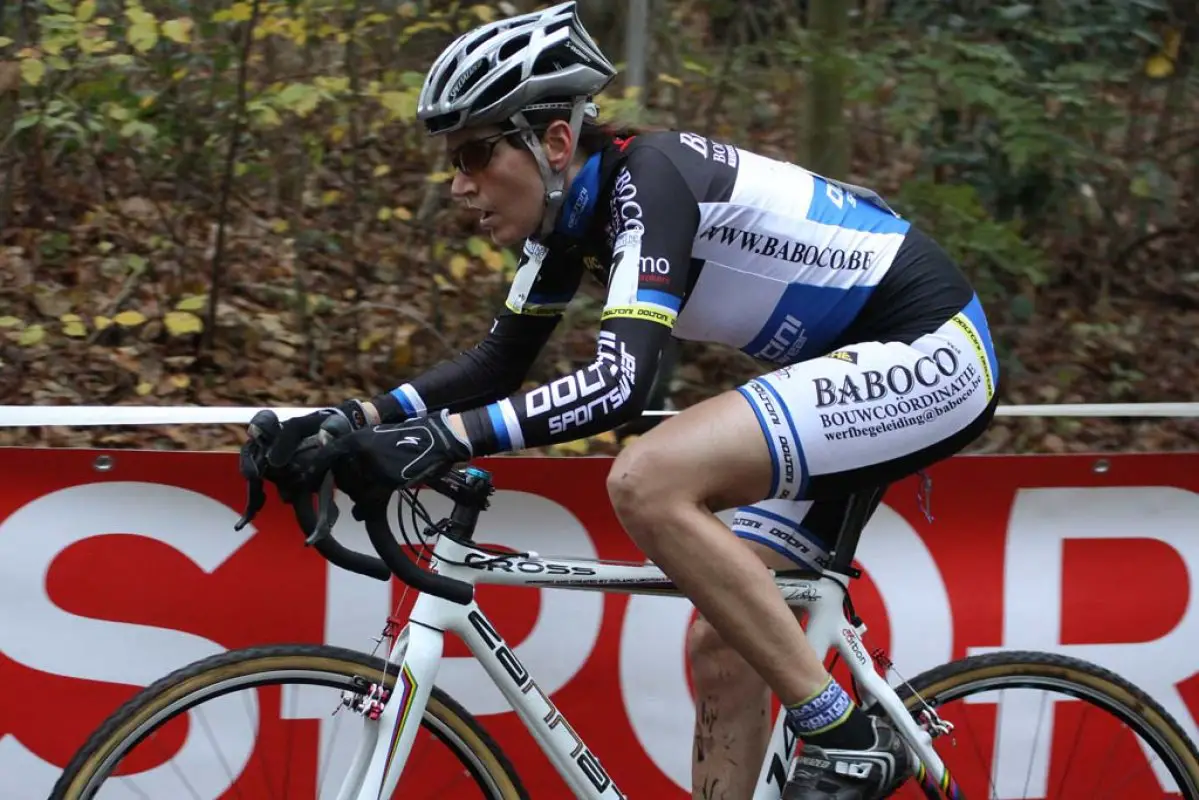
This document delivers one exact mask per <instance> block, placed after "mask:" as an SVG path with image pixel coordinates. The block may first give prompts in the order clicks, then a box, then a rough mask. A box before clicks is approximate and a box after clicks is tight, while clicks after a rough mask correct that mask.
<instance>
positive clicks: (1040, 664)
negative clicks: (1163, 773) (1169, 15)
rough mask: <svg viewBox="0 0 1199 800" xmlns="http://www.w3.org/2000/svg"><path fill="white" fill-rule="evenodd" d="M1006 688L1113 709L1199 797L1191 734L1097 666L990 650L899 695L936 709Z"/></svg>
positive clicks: (1188, 796)
mask: <svg viewBox="0 0 1199 800" xmlns="http://www.w3.org/2000/svg"><path fill="white" fill-rule="evenodd" d="M1004 686H1026V687H1027V686H1031V687H1034V688H1038V687H1041V688H1044V687H1051V688H1053V689H1055V690H1057V691H1063V692H1066V693H1071V694H1074V695H1075V696H1081V697H1082V698H1083V699H1086V700H1088V701H1090V702H1092V703H1096V704H1097V705H1099V706H1100V707H1102V708H1105V710H1107V711H1109V712H1111V713H1114V714H1115V715H1116V716H1118V717H1120V718H1122V720H1123V721H1124V722H1125V723H1127V724H1128V725H1129V726H1130V727H1133V728H1134V729H1136V732H1137V733H1138V734H1139V735H1141V736H1142V737H1143V738H1145V740H1146V741H1147V742H1149V743H1150V745H1151V746H1152V747H1153V748H1154V750H1155V752H1157V754H1158V755H1159V756H1160V757H1161V758H1162V760H1163V762H1164V763H1166V765H1167V767H1168V768H1169V770H1170V773H1171V775H1172V777H1173V778H1174V780H1175V782H1176V783H1177V784H1178V786H1179V787H1180V788H1183V791H1184V794H1183V797H1184V798H1185V800H1199V752H1197V751H1196V749H1195V745H1194V743H1193V742H1192V741H1191V739H1190V737H1189V736H1187V734H1186V732H1185V731H1184V730H1183V729H1182V727H1181V726H1180V725H1179V724H1178V722H1177V721H1176V720H1175V719H1174V718H1173V717H1172V716H1170V713H1169V712H1167V711H1166V710H1165V709H1164V708H1163V707H1162V706H1161V704H1160V703H1158V702H1157V701H1156V700H1154V699H1153V698H1152V697H1150V696H1149V695H1147V694H1146V693H1145V692H1144V691H1142V690H1141V689H1139V688H1138V687H1136V686H1134V685H1133V684H1132V683H1130V682H1129V681H1127V680H1125V679H1124V678H1122V677H1120V676H1119V675H1117V674H1116V673H1114V672H1112V671H1110V670H1107V669H1104V668H1103V667H1100V666H1098V665H1097V664H1092V663H1090V662H1088V661H1083V660H1082V659H1078V658H1071V657H1069V656H1061V655H1056V654H1054V653H1044V652H1036V651H1021V650H1011V651H1003V652H998V653H987V654H985V655H978V656H969V657H967V658H963V659H960V660H958V661H952V662H950V663H948V664H943V665H941V666H939V667H934V668H933V669H930V670H928V671H927V672H922V673H920V674H919V675H917V676H916V677H915V678H913V679H911V680H910V681H908V683H907V684H906V685H905V684H901V685H900V686H898V687H896V693H897V694H898V695H899V698H900V700H902V701H903V703H904V705H905V706H906V707H907V708H908V709H909V710H915V709H916V708H919V707H920V705H921V699H923V700H924V701H925V702H927V703H928V704H929V705H931V706H933V707H934V708H936V706H937V705H939V704H940V703H941V702H944V701H947V700H952V699H955V698H956V697H958V696H964V695H965V694H970V693H973V692H978V691H985V690H987V689H988V688H997V687H1004ZM967 689H971V690H972V691H969V692H968V691H966V690H967ZM1159 745H1160V747H1159ZM1163 750H1164V751H1165V752H1163Z"/></svg>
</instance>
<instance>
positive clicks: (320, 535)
mask: <svg viewBox="0 0 1199 800" xmlns="http://www.w3.org/2000/svg"><path fill="white" fill-rule="evenodd" d="M249 430H250V435H251V436H252V437H254V438H255V439H271V438H273V437H274V436H277V435H278V434H279V431H280V423H279V419H278V417H277V416H275V414H274V412H272V411H269V410H264V411H259V412H258V413H257V414H255V415H254V417H253V419H251V420H250V429H249ZM348 432H349V424H348V422H347V421H346V420H345V419H344V418H342V417H340V416H330V417H329V419H328V420H327V421H326V422H325V423H323V424H322V425H321V432H320V434H318V438H319V441H322V442H327V441H329V439H331V438H336V437H337V436H339V435H344V434H345V433H348ZM318 446H319V445H318ZM243 469H244V467H243ZM243 474H244V475H246V478H247V481H248V489H249V494H248V496H247V498H246V511H245V513H244V514H243V515H242V517H241V519H239V520H238V521H237V523H236V524H235V525H234V526H233V527H234V529H235V530H241V529H242V528H243V527H244V526H246V525H247V524H249V522H250V520H251V519H253V518H254V516H255V515H256V514H257V513H258V511H259V510H260V509H261V508H262V507H263V505H264V504H265V503H266V494H265V493H264V492H263V482H262V478H261V474H260V473H258V472H257V471H255V472H251V473H248V474H247V473H246V472H243ZM420 483H422V484H423V485H425V486H428V487H429V488H430V489H432V490H433V491H435V492H437V493H438V494H440V495H443V496H445V497H448V498H449V499H451V500H453V501H454V510H453V511H452V512H451V513H450V516H449V518H448V519H447V520H444V521H443V524H442V525H441V526H438V527H439V528H440V529H441V530H440V532H441V533H442V534H443V535H444V534H446V533H455V532H456V533H458V534H459V536H460V538H462V539H466V540H469V539H470V538H471V536H472V535H473V534H474V529H475V523H476V522H478V519H479V513H480V512H481V511H483V510H484V509H486V508H487V506H488V505H489V502H488V498H489V497H490V496H491V493H492V492H494V491H495V488H494V487H493V486H492V484H491V475H490V474H489V473H487V472H485V471H484V470H481V469H478V468H477V467H465V468H463V469H452V470H449V471H447V472H445V473H443V474H440V475H435V476H432V477H428V478H425V479H422V480H421V481H420ZM400 488H401V490H406V489H407V488H408V487H400ZM333 490H334V478H333V473H332V471H330V472H328V473H326V474H325V476H324V479H323V480H322V482H321V486H320V488H319V489H318V490H317V492H316V495H315V497H316V508H315V509H314V508H313V506H312V500H313V495H312V494H302V495H298V496H295V495H293V496H290V497H288V498H286V499H287V502H288V504H289V505H291V507H292V510H293V511H294V513H295V517H296V522H297V523H298V524H299V526H300V530H302V531H303V532H304V534H305V536H306V540H305V544H306V545H308V546H310V547H315V548H316V551H317V552H318V553H320V554H321V555H322V556H324V558H325V559H326V560H328V561H329V562H330V563H331V564H334V565H336V566H338V567H341V568H342V569H345V570H349V571H350V572H354V573H357V574H359V575H365V576H366V577H368V578H374V579H375V580H379V581H387V580H390V579H391V576H392V575H395V576H396V577H397V578H399V579H400V580H401V581H403V582H404V583H406V584H408V585H409V586H411V587H412V588H414V589H416V590H417V591H419V592H423V593H425V594H431V595H434V596H435V597H440V598H443V599H445V600H449V601H450V602H453V603H458V604H460V605H467V604H469V603H470V602H471V600H473V599H474V594H475V589H474V586H473V585H472V584H469V583H467V582H465V581H460V580H456V579H454V578H447V577H446V576H444V575H438V574H437V573H435V572H430V571H428V570H425V569H421V567H419V566H418V565H417V564H416V563H415V562H414V561H413V560H412V559H411V558H409V557H408V556H407V555H405V554H404V551H403V550H402V549H401V548H400V545H399V544H398V543H397V542H396V539H395V536H394V535H393V534H392V532H391V526H390V525H388V523H387V504H388V501H389V500H390V499H391V493H390V492H387V493H386V494H382V493H380V495H379V496H376V497H375V498H373V499H371V500H369V501H363V502H358V503H356V504H355V505H354V510H353V514H354V517H355V519H358V520H360V521H362V522H363V523H364V524H365V525H366V532H367V535H368V536H369V537H370V540H371V544H372V545H374V548H375V551H376V552H377V553H378V554H379V555H380V556H381V557H380V558H375V557H374V556H368V555H365V554H363V553H359V552H357V551H354V550H350V549H349V548H347V547H345V546H343V545H342V544H341V543H340V542H338V541H337V540H336V539H334V538H333V535H332V531H333V525H334V524H335V523H336V522H337V516H338V510H337V504H336V503H335V502H334V501H333ZM413 502H415V501H413ZM400 513H401V514H402V513H403V511H402V510H401V512H400ZM400 528H401V530H402V529H403V517H402V516H401V517H400Z"/></svg>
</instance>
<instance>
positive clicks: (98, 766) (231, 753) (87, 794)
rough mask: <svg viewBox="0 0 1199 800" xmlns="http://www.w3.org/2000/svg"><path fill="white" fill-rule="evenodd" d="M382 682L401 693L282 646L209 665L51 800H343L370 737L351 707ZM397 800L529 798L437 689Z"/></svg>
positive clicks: (138, 713)
mask: <svg viewBox="0 0 1199 800" xmlns="http://www.w3.org/2000/svg"><path fill="white" fill-rule="evenodd" d="M385 668H386V669H385ZM379 682H382V683H383V685H384V686H386V687H387V689H388V690H390V689H392V688H393V686H394V684H395V666H394V665H390V666H389V665H388V664H387V663H386V662H385V661H384V660H383V659H381V658H378V657H375V656H370V655H367V654H365V653H359V652H356V651H353V650H347V649H343V648H340V647H327V646H318V645H276V646H270V647H252V648H248V649H245V650H235V651H232V652H228V653H222V654H219V655H216V656H212V657H210V658H206V659H204V660H202V661H198V662H196V663H194V664H191V665H189V666H187V667H184V668H182V669H180V670H178V671H176V672H174V673H172V674H171V675H168V676H167V677H165V678H163V679H161V680H159V681H158V682H157V683H154V684H152V685H150V686H147V687H146V688H145V689H143V690H141V691H140V692H138V693H137V694H136V695H135V696H134V697H133V698H131V699H130V700H129V701H128V702H127V703H126V704H125V705H124V706H122V707H121V708H119V709H118V710H117V711H116V712H114V713H113V715H112V716H110V717H109V718H108V719H107V720H106V721H105V722H104V724H103V725H101V726H100V728H99V729H98V730H97V731H96V732H95V733H93V734H92V736H91V737H90V738H88V740H87V741H86V742H85V743H84V745H83V747H82V748H80V750H79V751H78V752H77V753H76V755H75V757H74V758H73V759H72V760H71V763H70V764H68V765H67V767H66V769H65V770H64V771H63V773H62V776H61V777H60V778H59V780H58V783H57V784H55V786H54V790H53V791H52V792H51V795H50V800H91V798H96V800H110V799H112V800H115V799H116V798H154V800H157V799H158V798H176V797H179V798H183V797H187V798H224V797H263V798H276V797H278V798H291V797H303V798H334V797H336V796H337V793H338V790H339V789H340V787H341V783H342V779H343V777H344V776H345V775H346V773H347V772H348V771H349V770H350V765H351V762H352V760H353V757H354V755H355V753H356V752H357V750H358V743H359V737H361V735H362V734H363V731H364V729H365V726H364V724H363V718H362V717H361V716H358V715H357V714H356V713H355V712H353V711H350V710H348V709H347V708H346V707H344V705H343V698H348V697H352V696H358V697H361V696H364V695H365V694H366V693H367V691H369V687H370V686H371V684H372V683H376V684H377V683H379ZM347 692H348V693H350V694H349V695H346V694H343V693H347ZM380 735H384V733H383V732H380ZM394 797H396V798H403V800H420V799H421V798H429V800H432V799H433V798H445V797H454V798H467V799H469V798H485V800H526V798H527V797H528V795H527V793H526V792H525V790H524V787H523V786H521V783H520V780H519V778H518V777H517V775H516V772H515V771H514V770H513V768H512V764H511V763H510V762H509V761H508V759H507V758H506V757H505V756H504V754H503V752H502V751H501V750H500V748H499V746H498V745H497V744H496V743H495V742H494V741H493V740H492V739H491V737H490V736H488V735H487V733H486V732H485V731H484V730H483V729H482V728H481V727H480V726H479V724H478V722H476V721H475V719H474V718H473V717H471V715H470V714H469V713H467V711H466V710H465V709H463V708H462V707H461V706H460V705H459V704H458V703H457V702H455V701H454V700H453V699H452V698H450V697H449V696H448V695H446V694H445V693H444V692H442V691H441V690H439V689H438V688H437V687H434V688H433V691H432V694H431V695H430V696H429V701H428V704H427V706H426V708H425V713H424V717H423V718H422V719H421V728H420V730H419V731H418V732H417V738H416V741H415V742H414V743H413V748H412V753H411V755H410V756H409V759H408V763H407V765H406V768H405V770H404V774H403V776H402V777H401V779H400V783H399V785H398V786H397V788H396V792H395V795H394Z"/></svg>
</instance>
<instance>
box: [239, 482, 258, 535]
mask: <svg viewBox="0 0 1199 800" xmlns="http://www.w3.org/2000/svg"><path fill="white" fill-rule="evenodd" d="M264 505H266V491H265V490H264V489H263V488H262V479H261V478H247V479H246V510H245V511H243V512H242V515H241V519H239V520H238V521H237V522H235V523H234V524H233V530H235V531H240V530H241V529H242V528H244V527H246V526H247V525H249V524H250V520H252V519H254V517H256V516H258V512H259V511H261V510H262V507H263V506H264Z"/></svg>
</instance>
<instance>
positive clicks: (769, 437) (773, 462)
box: [737, 386, 781, 497]
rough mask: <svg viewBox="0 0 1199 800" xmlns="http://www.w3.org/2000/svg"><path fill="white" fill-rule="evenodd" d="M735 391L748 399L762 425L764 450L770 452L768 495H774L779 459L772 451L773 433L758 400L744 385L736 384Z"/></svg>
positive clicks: (777, 483)
mask: <svg viewBox="0 0 1199 800" xmlns="http://www.w3.org/2000/svg"><path fill="white" fill-rule="evenodd" d="M737 391H738V392H740V393H741V394H742V395H743V396H744V397H745V399H746V400H748V401H749V407H750V408H752V409H753V410H754V416H756V417H757V418H758V424H759V425H761V426H762V433H763V434H764V435H765V436H766V450H767V452H769V453H770V496H771V497H774V496H775V495H776V494H778V491H779V476H780V474H781V473H780V472H779V460H778V457H777V456H776V455H775V453H774V434H773V433H771V431H770V426H769V425H768V424H766V418H765V417H763V416H762V409H760V408H758V401H757V400H755V399H754V396H753V395H752V394H750V393H749V390H748V389H746V388H745V387H744V386H738V387H737Z"/></svg>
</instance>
